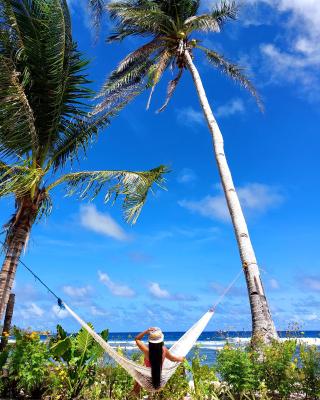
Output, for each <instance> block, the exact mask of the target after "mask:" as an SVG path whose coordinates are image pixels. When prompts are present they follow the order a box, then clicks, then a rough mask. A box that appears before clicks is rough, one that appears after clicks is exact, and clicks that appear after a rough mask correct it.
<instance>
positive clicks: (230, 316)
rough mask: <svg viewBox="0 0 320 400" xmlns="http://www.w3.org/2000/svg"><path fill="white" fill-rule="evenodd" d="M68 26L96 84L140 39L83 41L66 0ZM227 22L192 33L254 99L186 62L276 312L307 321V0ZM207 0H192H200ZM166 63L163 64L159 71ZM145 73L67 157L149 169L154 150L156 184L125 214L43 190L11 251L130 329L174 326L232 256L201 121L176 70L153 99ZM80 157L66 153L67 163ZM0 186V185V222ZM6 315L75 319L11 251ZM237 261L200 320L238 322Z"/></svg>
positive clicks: (82, 19)
mask: <svg viewBox="0 0 320 400" xmlns="http://www.w3.org/2000/svg"><path fill="white" fill-rule="evenodd" d="M69 3H70V4H71V10H72V19H73V30H74V37H75V39H76V40H77V41H78V43H79V48H80V49H81V50H82V51H83V52H84V53H86V54H87V55H88V56H89V57H90V58H91V60H92V62H91V65H90V68H89V75H90V78H91V79H93V80H94V81H95V83H94V87H95V88H96V89H98V88H99V86H100V85H101V84H102V82H103V80H104V78H105V76H106V75H107V73H108V72H110V71H111V70H112V69H113V68H114V67H115V66H116V65H117V63H118V62H119V61H120V59H121V57H123V56H124V55H125V54H127V53H128V52H129V51H132V49H134V48H135V47H136V46H138V45H139V44H140V43H141V42H139V41H137V40H127V41H125V42H123V43H121V44H117V45H112V46H111V45H107V44H106V43H105V42H104V40H103V37H104V36H105V35H106V33H107V31H108V29H110V26H109V24H108V22H105V24H104V28H103V33H102V36H101V39H100V41H99V43H98V44H97V45H95V46H93V45H92V37H91V36H92V35H91V33H90V29H89V28H88V26H89V21H88V17H87V15H86V11H85V7H84V5H83V4H82V3H81V2H78V1H72V2H69ZM244 3H245V4H244V6H243V8H242V11H241V14H240V18H239V21H238V22H233V23H230V24H228V25H227V26H226V27H225V29H224V30H223V32H222V33H220V34H215V35H210V36H208V37H206V38H204V41H205V44H206V45H207V46H211V47H212V48H215V49H217V50H219V51H220V52H223V53H224V54H225V55H226V56H227V57H229V58H231V59H232V60H234V61H237V62H239V63H240V64H242V65H244V66H245V67H246V68H247V71H248V72H249V74H250V75H251V77H252V79H253V81H254V83H255V84H256V86H257V88H258V89H259V92H260V93H261V95H262V98H263V100H264V103H265V108H266V111H265V113H264V114H261V113H260V112H259V110H258V109H257V107H256V105H255V103H254V101H253V100H252V99H251V98H250V97H249V95H248V94H247V93H246V92H245V91H244V90H242V89H240V88H239V87H237V86H236V85H235V84H234V83H233V82H230V81H228V80H227V79H226V78H225V77H223V76H222V75H221V74H220V73H218V72H217V71H215V70H214V69H212V68H211V67H210V66H208V65H207V63H206V62H205V60H204V59H203V58H202V56H201V54H197V53H196V57H195V62H196V65H197V67H198V68H199V71H200V73H201V75H202V78H203V83H204V86H205V88H206V90H207V95H208V98H209V101H210V103H211V104H212V107H213V110H214V112H215V115H216V116H217V119H218V122H219V124H220V126H221V130H222V133H223V135H224V138H225V147H226V154H227V157H228V160H229V164H230V168H231V170H232V173H233V177H234V181H235V184H236V186H237V188H238V191H239V196H240V199H241V202H242V205H243V207H244V211H245V214H246V217H247V219H248V225H249V229H250V233H251V236H252V241H253V244H254V247H255V250H256V254H257V257H258V261H259V264H260V266H261V270H262V279H263V281H264V285H265V288H266V292H267V296H268V300H269V302H270V306H271V310H272V314H273V317H274V319H275V322H276V325H277V328H279V329H286V328H287V327H288V326H289V325H290V324H292V323H294V322H297V323H298V324H299V326H301V328H302V329H305V330H307V329H320V313H319V305H320V298H319V294H320V274H319V267H320V262H319V223H320V218H319V212H318V205H319V194H320V189H319V155H318V149H319V145H320V135H319V133H320V132H319V122H320V112H319V105H320V96H319V93H320V91H319V89H320V75H319V67H320V48H319V45H318V43H319V40H320V28H319V27H320V7H319V4H317V0H265V1H263V0H261V1H259V0H257V1H254V0H250V1H245V2H244ZM210 4H212V2H211V1H205V2H203V7H204V8H206V7H209V6H210ZM168 77H169V73H168V74H167V76H166V78H168ZM165 90H166V87H165V82H163V83H162V84H161V85H159V87H158V88H157V89H156V92H155V95H154V97H153V103H152V105H151V109H150V110H149V111H148V112H147V111H146V110H145V105H146V101H147V96H148V94H147V93H145V94H144V95H142V96H140V97H139V98H137V99H136V100H135V101H134V102H133V103H132V104H131V105H130V106H129V107H128V108H126V109H125V110H124V111H123V112H122V113H121V115H120V116H118V117H117V118H116V119H114V120H113V122H112V124H111V126H110V127H109V128H108V129H106V130H105V131H104V132H102V133H101V135H100V137H99V140H98V142H97V143H96V144H94V145H93V146H92V148H91V149H90V151H89V152H88V155H87V159H84V160H81V168H82V169H88V170H97V169H122V168H124V169H131V170H143V169H150V168H153V167H155V166H157V165H160V164H166V165H168V166H169V167H170V169H171V172H170V174H168V176H167V184H166V186H167V191H162V190H158V191H157V192H156V193H155V196H150V197H149V199H148V201H147V204H146V206H145V207H144V209H143V211H142V214H141V216H140V218H139V220H138V222H137V224H136V225H134V226H129V225H126V224H125V223H124V221H123V219H122V215H121V208H120V206H119V205H115V206H113V207H111V205H108V204H107V205H105V204H104V203H103V197H102V196H100V197H99V198H97V199H96V200H95V201H94V203H92V204H88V203H84V202H79V201H77V200H76V199H72V198H66V197H64V192H63V190H61V189H59V190H57V191H56V192H55V193H54V201H55V206H54V209H53V212H52V215H51V216H50V218H48V219H47V220H46V221H42V222H41V223H40V224H38V225H37V226H35V227H34V229H33V232H32V236H31V239H30V243H29V247H28V249H27V251H26V253H25V255H24V261H25V262H26V263H27V264H28V265H29V266H30V267H31V268H32V269H33V270H34V271H35V272H37V273H38V274H39V275H40V276H41V277H42V278H43V279H44V280H45V281H46V282H47V284H48V285H49V286H50V287H52V288H53V290H55V291H56V292H57V293H59V294H60V295H61V297H62V298H63V299H65V301H66V302H68V303H69V304H70V305H71V306H73V308H74V309H75V310H76V311H77V312H78V313H79V314H80V315H81V316H82V317H83V318H84V319H86V320H87V321H91V322H93V323H94V325H95V326H96V328H97V329H102V328H105V327H108V328H110V330H111V331H135V330H140V329H144V328H145V327H148V326H150V325H151V326H152V325H157V326H161V327H162V328H163V329H164V330H184V329H186V328H187V327H188V326H189V325H190V324H191V323H193V322H194V321H195V320H196V319H197V318H198V317H199V316H200V315H201V313H203V312H204V311H205V310H206V309H207V308H208V306H210V305H211V304H213V303H214V301H215V300H216V299H217V297H218V296H219V293H221V291H222V290H223V287H225V286H226V285H227V284H228V283H229V282H230V281H231V280H232V279H233V278H234V277H235V276H236V275H237V274H238V272H239V271H240V268H241V266H240V260H239V256H238V251H237V246H236V242H235V238H234V234H233V229H232V226H231V224H230V220H229V217H228V214H227V211H226V205H225V201H224V198H223V196H222V193H221V188H220V184H219V176H218V173H217V169H216V165H215V160H214V157H213V153H212V148H211V142H210V136H209V133H208V130H207V127H206V125H205V123H204V120H203V117H202V115H201V113H200V108H199V104H198V99H197V96H196V93H195V90H194V87H193V84H192V81H191V79H190V77H189V76H188V74H187V73H186V74H184V76H183V79H182V80H181V82H180V86H179V88H178V90H177V92H176V94H175V96H174V98H173V99H172V101H171V103H170V105H169V107H168V108H167V110H166V111H165V112H164V113H162V114H156V113H155V111H156V110H157V108H159V106H160V105H161V104H162V103H161V102H162V101H163V100H164V96H165ZM79 168H80V167H79ZM12 212H13V200H12V199H3V200H1V210H0V218H1V223H2V224H3V223H5V222H6V221H7V220H8V218H9V216H10V215H11V213H12ZM14 291H15V293H16V297H17V298H16V300H17V304H16V310H15V316H14V322H15V323H16V324H18V325H20V326H23V327H28V326H29V327H32V328H34V329H46V328H49V329H52V328H54V326H55V324H56V323H58V322H59V323H62V324H63V325H64V326H65V327H66V328H67V329H69V330H73V329H76V328H77V325H76V323H75V322H74V321H73V320H72V319H71V318H70V317H69V316H68V315H67V314H66V312H64V311H59V310H58V309H57V307H56V306H55V303H54V299H53V298H52V297H51V296H50V295H49V294H48V293H47V292H46V291H45V289H43V288H42V287H41V286H39V284H36V283H35V282H34V280H33V278H32V277H31V276H30V275H29V274H28V273H27V272H26V271H25V270H24V269H23V268H22V267H19V270H18V273H17V277H16V282H15V289H14ZM250 326H251V318H250V310H249V304H248V299H247V295H246V288H245V283H244V278H243V276H241V277H240V279H239V280H238V282H237V284H236V286H235V288H234V289H233V290H232V291H231V293H230V294H229V295H228V296H227V298H226V299H225V301H224V302H223V304H222V305H221V306H220V307H219V308H218V310H217V314H216V317H215V318H213V320H212V322H211V323H210V325H209V327H208V329H210V330H219V329H231V330H232V329H250Z"/></svg>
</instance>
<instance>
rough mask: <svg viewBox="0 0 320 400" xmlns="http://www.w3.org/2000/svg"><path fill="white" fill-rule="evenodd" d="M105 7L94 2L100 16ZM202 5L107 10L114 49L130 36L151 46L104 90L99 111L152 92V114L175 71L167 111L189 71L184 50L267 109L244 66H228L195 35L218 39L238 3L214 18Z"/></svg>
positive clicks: (135, 4) (129, 3)
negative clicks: (157, 93)
mask: <svg viewBox="0 0 320 400" xmlns="http://www.w3.org/2000/svg"><path fill="white" fill-rule="evenodd" d="M99 5H100V7H101V2H95V1H91V6H92V7H93V9H94V10H96V11H98V10H100V8H99ZM199 8H200V1H199V0H164V1H163V0H124V1H113V2H111V3H110V4H108V6H107V9H108V11H109V15H110V18H111V19H112V20H113V21H114V23H115V24H114V32H113V33H112V34H111V35H110V36H109V37H108V38H107V41H108V42H109V43H112V42H115V41H121V40H123V39H125V38H126V37H128V36H143V37H146V38H148V41H147V43H145V44H144V45H143V46H141V47H139V48H138V49H137V50H135V51H133V52H132V53H130V54H129V55H128V56H126V57H125V58H124V59H123V60H122V61H121V62H120V63H119V65H118V67H117V69H116V70H115V71H113V72H112V74H111V75H110V76H109V77H108V79H107V81H106V82H105V84H104V85H103V87H102V89H101V91H100V94H99V97H100V98H101V99H102V100H101V103H100V105H99V107H97V110H99V111H101V110H103V109H104V110H107V109H108V108H109V106H110V103H112V102H113V101H114V99H115V98H116V97H119V98H121V99H122V100H123V99H125V98H127V97H130V98H132V97H133V95H136V94H138V93H140V92H141V91H142V90H144V89H145V88H151V93H150V97H149V101H148V105H147V108H148V107H149V105H150V99H151V96H152V93H153V90H154V88H155V86H156V85H157V84H158V83H159V81H160V79H161V77H162V75H163V73H164V72H165V70H166V69H168V68H170V69H171V70H176V71H177V72H176V75H175V77H174V78H173V79H172V80H170V82H169V83H168V89H167V98H166V101H165V103H164V104H163V106H162V107H161V108H160V109H159V111H163V110H164V109H165V107H166V106H167V105H168V103H169V100H170V98H171V97H172V95H173V93H174V91H175V89H176V87H177V85H178V83H179V80H180V78H181V76H182V74H183V71H184V70H185V69H186V60H185V50H188V51H189V52H190V53H191V54H192V51H193V50H194V49H199V50H200V51H202V52H203V53H204V54H205V56H206V58H207V59H208V61H209V63H210V64H211V65H213V66H214V67H216V68H218V69H219V70H221V71H222V72H223V73H224V74H226V75H227V76H229V77H231V78H232V79H233V80H235V81H237V82H238V83H240V84H241V85H242V86H243V87H245V88H246V89H247V90H248V91H249V92H250V93H251V94H252V95H253V96H254V98H255V99H256V100H257V102H258V105H259V107H260V108H262V103H261V101H260V98H259V96H258V93H257V92H256V90H255V88H254V86H253V85H252V84H251V82H250V81H249V79H248V78H247V77H246V76H245V75H244V74H243V73H242V72H243V70H242V68H240V67H239V66H237V65H236V64H234V63H231V62H230V61H228V60H226V59H225V58H224V56H223V55H221V54H219V53H218V52H217V51H215V50H212V49H209V48H207V47H205V46H202V45H201V40H199V39H196V38H195V37H194V35H195V34H196V33H201V32H202V33H203V32H205V33H207V32H214V33H217V32H219V31H220V30H221V28H222V27H223V25H224V23H225V22H226V21H227V20H229V19H235V18H236V13H237V7H236V4H235V2H234V1H221V2H220V3H219V4H217V5H216V7H215V8H214V9H213V10H212V11H211V12H210V13H204V14H198V13H199Z"/></svg>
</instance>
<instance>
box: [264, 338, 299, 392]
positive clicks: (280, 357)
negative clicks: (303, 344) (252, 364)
mask: <svg viewBox="0 0 320 400" xmlns="http://www.w3.org/2000/svg"><path fill="white" fill-rule="evenodd" d="M262 357H263V359H262V360H261V363H260V368H261V372H262V376H263V379H264V381H265V384H266V386H267V389H268V390H269V391H271V392H273V393H276V392H278V393H279V395H280V396H281V397H282V398H287V397H288V396H289V395H290V394H291V393H295V392H296V391H297V390H299V387H298V385H297V383H298V381H299V370H298V358H297V342H296V340H292V339H290V340H286V341H284V342H280V341H279V342H278V341H274V342H273V343H272V345H269V346H264V347H263V348H262Z"/></svg>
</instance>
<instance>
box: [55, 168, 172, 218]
mask: <svg viewBox="0 0 320 400" xmlns="http://www.w3.org/2000/svg"><path fill="white" fill-rule="evenodd" d="M167 172H168V169H167V168H166V167H164V166H160V167H158V168H154V169H152V170H150V171H144V172H131V171H87V172H75V173H70V174H66V175H64V176H63V177H61V178H60V179H58V180H57V181H56V182H54V183H53V184H51V185H50V186H49V187H48V188H47V189H48V191H50V190H51V189H53V188H54V187H56V186H58V185H60V184H63V183H64V184H66V185H67V194H68V195H69V196H71V195H74V194H77V195H78V196H79V197H80V198H81V199H90V200H92V199H94V198H95V197H96V196H97V195H98V194H99V193H100V191H101V190H103V189H105V190H106V194H105V197H104V200H105V202H108V201H110V200H113V202H114V201H115V200H116V199H117V198H118V197H119V196H121V197H123V204H122V206H123V209H124V216H125V219H126V221H128V222H129V221H131V222H132V223H135V222H136V220H137V218H138V216H139V214H140V212H141V209H142V207H143V205H144V203H145V201H146V199H147V195H148V192H149V190H152V186H153V185H154V184H155V185H157V186H159V187H161V188H163V185H164V182H165V178H164V174H165V173H167Z"/></svg>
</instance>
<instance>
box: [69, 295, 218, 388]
mask: <svg viewBox="0 0 320 400" xmlns="http://www.w3.org/2000/svg"><path fill="white" fill-rule="evenodd" d="M62 305H63V306H64V307H65V308H66V309H67V310H68V311H69V313H70V314H71V315H72V316H73V318H75V319H76V320H77V321H78V322H79V324H80V325H81V326H82V327H83V328H84V329H85V330H86V331H87V332H88V333H89V334H90V335H91V336H92V337H93V338H94V340H96V341H97V342H98V343H99V344H100V346H101V347H102V348H103V349H104V350H105V352H106V353H107V354H108V355H109V356H110V357H112V358H113V359H114V360H115V361H116V362H117V363H118V364H120V365H121V366H122V367H123V368H124V369H125V370H126V371H127V372H128V374H129V375H131V376H132V377H133V378H134V379H135V380H136V381H137V382H138V383H139V385H140V386H142V387H143V388H144V389H146V390H148V391H149V392H154V391H156V390H155V389H154V387H153V385H152V380H151V369H150V368H148V367H144V366H142V365H139V364H137V363H135V362H133V361H131V360H129V359H128V358H126V357H123V356H121V355H120V354H119V353H118V352H117V351H116V350H115V349H113V348H112V347H111V346H110V345H109V344H108V343H107V342H106V341H105V340H104V339H103V338H102V337H101V336H100V335H98V334H97V333H96V332H95V331H94V330H93V329H92V328H90V326H89V325H88V324H86V323H85V322H84V321H83V320H82V319H81V318H80V317H79V316H78V315H77V314H76V313H75V312H74V311H73V310H71V308H70V307H68V306H67V304H66V303H64V302H62ZM213 313H214V312H213V309H212V310H210V311H208V312H206V313H205V314H204V315H203V317H201V318H200V319H199V321H198V322H196V323H195V324H194V325H193V326H192V327H191V328H190V329H189V330H188V331H187V332H186V333H185V334H184V335H183V336H181V338H180V339H179V340H178V341H177V342H176V343H175V344H174V345H173V346H172V347H171V348H170V350H169V351H170V353H171V354H173V355H175V356H179V357H185V356H186V355H187V354H188V353H189V351H190V350H191V349H192V347H193V346H194V345H195V343H196V341H197V340H198V338H199V336H200V335H201V333H202V332H203V330H204V329H205V327H206V326H207V324H208V322H209V321H210V319H211V317H212V316H213ZM179 364H180V363H178V362H172V361H170V360H168V359H167V358H166V359H165V361H164V363H163V367H162V373H161V382H160V388H159V389H161V388H163V387H164V386H165V384H166V383H167V382H168V380H169V379H170V378H171V376H172V375H173V374H174V373H175V371H176V369H177V368H178V366H179Z"/></svg>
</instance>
